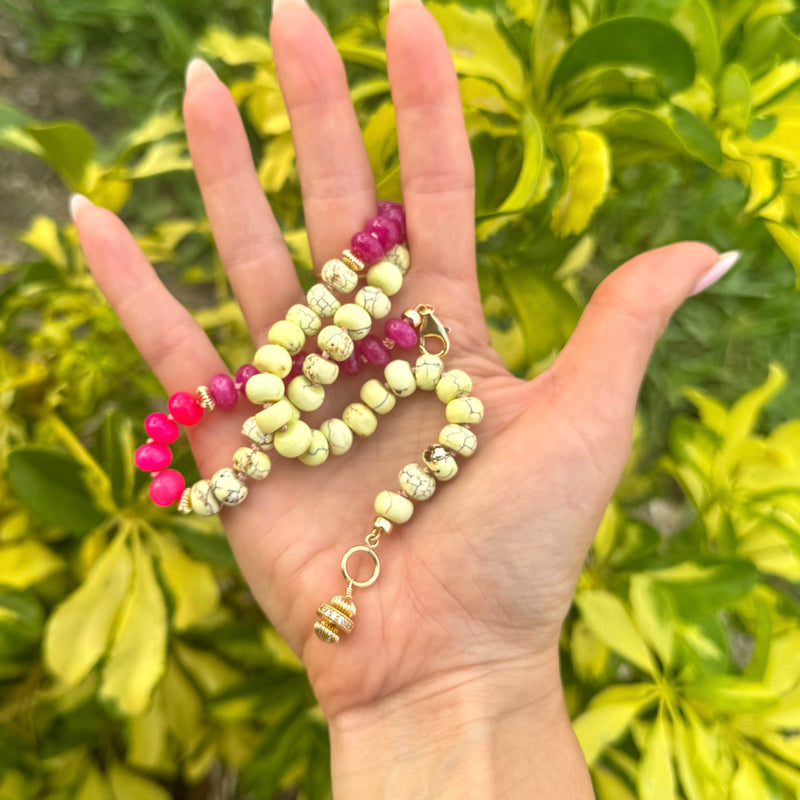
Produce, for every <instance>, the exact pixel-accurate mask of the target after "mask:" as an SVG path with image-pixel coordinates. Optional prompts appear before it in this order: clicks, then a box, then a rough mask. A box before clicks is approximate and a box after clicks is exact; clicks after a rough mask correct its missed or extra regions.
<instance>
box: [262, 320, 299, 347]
mask: <svg viewBox="0 0 800 800" xmlns="http://www.w3.org/2000/svg"><path fill="white" fill-rule="evenodd" d="M267 340H268V341H269V343H270V344H277V345H280V346H281V347H285V348H286V350H287V351H288V352H289V355H292V356H293V355H294V354H295V353H299V352H300V351H301V350H302V349H303V345H304V344H305V343H306V335H305V334H304V333H303V331H302V329H301V328H300V327H299V326H298V325H295V324H294V322H287V321H286V320H285V319H282V320H279V321H278V322H276V323H275V324H274V325H273V326H272V327H271V328H270V329H269V333H268V334H267Z"/></svg>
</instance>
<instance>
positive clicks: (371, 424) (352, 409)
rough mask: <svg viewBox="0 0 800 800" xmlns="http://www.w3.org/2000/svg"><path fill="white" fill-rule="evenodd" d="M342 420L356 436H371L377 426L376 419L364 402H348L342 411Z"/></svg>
mask: <svg viewBox="0 0 800 800" xmlns="http://www.w3.org/2000/svg"><path fill="white" fill-rule="evenodd" d="M342 421H343V422H344V424H345V425H347V427H348V428H350V430H351V431H353V433H355V434H356V435H357V436H361V437H366V436H372V434H373V433H375V431H376V430H377V428H378V419H377V417H376V416H375V415H374V414H373V413H372V411H371V410H370V409H369V408H368V407H367V406H366V405H364V403H350V405H348V406H347V407H346V408H345V410H344V411H343V412H342Z"/></svg>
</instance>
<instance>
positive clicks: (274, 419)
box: [256, 397, 294, 444]
mask: <svg viewBox="0 0 800 800" xmlns="http://www.w3.org/2000/svg"><path fill="white" fill-rule="evenodd" d="M293 413H294V406H292V404H291V403H290V402H289V401H288V400H287V399H286V398H285V397H284V398H282V399H281V400H278V402H277V403H273V404H272V405H271V406H270V407H269V408H265V409H264V410H263V411H259V412H258V414H256V423H257V424H258V427H259V428H261V430H262V431H264V433H274V432H275V431H276V430H278V428H282V427H283V426H284V425H285V424H286V423H287V422H289V420H291V419H292V415H293ZM273 444H274V441H273Z"/></svg>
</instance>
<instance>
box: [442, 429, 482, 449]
mask: <svg viewBox="0 0 800 800" xmlns="http://www.w3.org/2000/svg"><path fill="white" fill-rule="evenodd" d="M439 444H443V445H444V446H445V447H447V448H449V449H450V450H452V451H453V452H454V453H456V454H457V455H459V456H465V457H469V456H471V455H472V454H473V453H474V452H475V448H476V447H477V446H478V439H477V437H476V436H475V434H474V433H473V432H472V431H471V430H470V429H469V428H464V427H462V426H461V425H445V426H444V428H442V430H441V431H439Z"/></svg>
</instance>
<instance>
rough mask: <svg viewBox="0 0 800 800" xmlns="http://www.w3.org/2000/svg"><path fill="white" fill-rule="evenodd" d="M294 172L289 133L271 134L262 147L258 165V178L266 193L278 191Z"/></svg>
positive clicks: (292, 145) (291, 143)
mask: <svg viewBox="0 0 800 800" xmlns="http://www.w3.org/2000/svg"><path fill="white" fill-rule="evenodd" d="M294 174H295V165H294V144H293V142H292V134H291V133H288V132H287V133H281V134H279V135H277V136H273V137H272V138H271V139H270V140H269V141H268V142H267V143H266V145H265V147H264V157H263V158H262V159H261V163H260V164H259V165H258V180H259V182H260V183H261V188H262V189H263V190H264V191H265V192H266V193H267V194H274V193H276V192H279V191H280V190H281V189H283V187H284V186H285V185H286V182H287V181H288V180H290V179H291V178H292V177H293V176H294Z"/></svg>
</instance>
